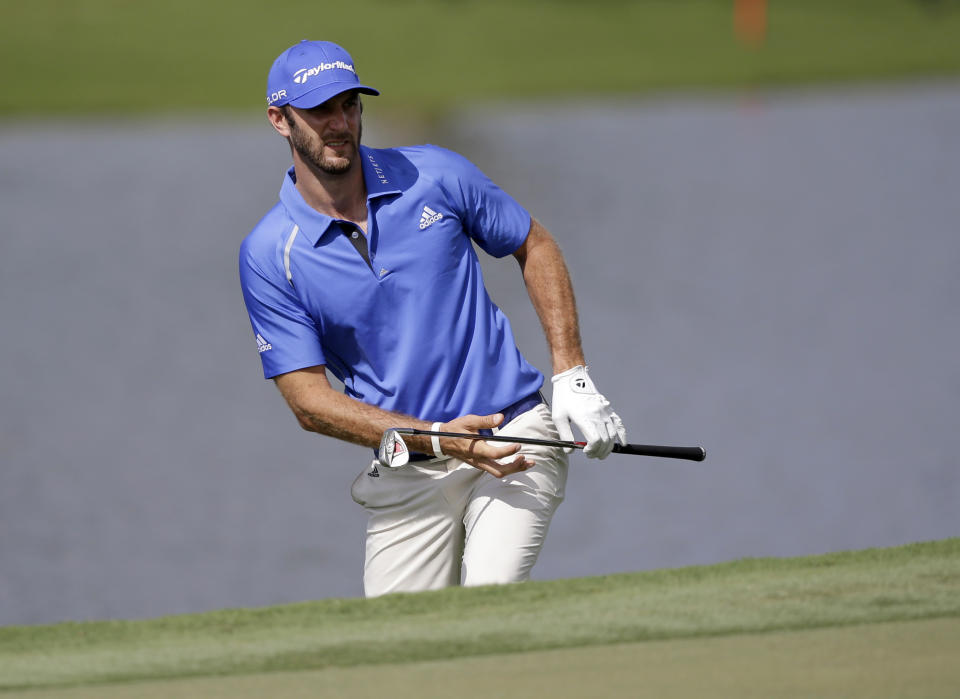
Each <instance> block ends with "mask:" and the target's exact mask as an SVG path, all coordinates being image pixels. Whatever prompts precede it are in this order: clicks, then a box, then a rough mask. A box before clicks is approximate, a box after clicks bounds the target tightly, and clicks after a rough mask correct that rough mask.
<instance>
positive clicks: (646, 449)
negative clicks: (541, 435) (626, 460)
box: [394, 427, 707, 461]
mask: <svg viewBox="0 0 960 699" xmlns="http://www.w3.org/2000/svg"><path fill="white" fill-rule="evenodd" d="M394 431H395V432H398V433H399V434H410V435H420V436H425V437H450V438H453V439H482V440H483V441H485V442H509V443H511V444H539V445H541V446H545V447H563V448H565V449H583V448H584V447H585V446H586V445H587V443H586V442H564V441H561V440H558V439H533V438H531V437H510V436H504V435H484V434H473V433H472V432H437V431H433V430H418V429H415V428H413V427H397V428H394ZM613 451H615V452H616V453H618V454H633V455H635V456H659V457H661V458H665V459H686V460H688V461H703V460H704V459H705V458H707V452H706V451H705V450H704V448H703V447H670V446H663V445H658V444H614V445H613Z"/></svg>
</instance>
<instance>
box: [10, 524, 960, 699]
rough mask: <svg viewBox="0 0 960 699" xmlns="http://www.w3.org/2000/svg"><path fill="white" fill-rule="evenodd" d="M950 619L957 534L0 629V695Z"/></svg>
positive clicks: (956, 590) (957, 601)
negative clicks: (375, 595)
mask: <svg viewBox="0 0 960 699" xmlns="http://www.w3.org/2000/svg"><path fill="white" fill-rule="evenodd" d="M956 617H960V538H958V539H948V540H944V541H939V542H930V543H923V544H914V545H910V546H904V547H898V548H892V549H871V550H867V551H861V552H849V553H836V554H830V555H824V556H814V557H809V558H796V559H750V560H743V561H737V562H733V563H727V564H721V565H716V566H706V567H691V568H683V569H678V570H663V571H655V572H646V573H635V574H624V575H614V576H605V577H598V578H583V579H576V580H563V581H552V582H535V583H525V584H521V585H511V586H503V587H489V588H473V589H460V588H454V589H449V590H443V591H439V592H429V593H422V594H416V595H392V596H388V597H384V598H379V599H374V600H361V599H348V600H324V601H320V602H311V603H303V604H295V605H284V606H279V607H271V608H265V609H253V610H227V611H219V612H211V613H206V614H195V615H186V616H175V617H166V618H161V619H152V620H144V621H111V622H86V623H65V624H58V625H52V626H32V627H31V626H27V627H7V628H3V629H0V689H18V688H19V689H27V688H34V687H45V686H47V687H49V686H58V685H59V686H73V685H85V684H94V683H119V682H130V681H136V680H150V679H155V680H156V679H172V678H184V677H202V676H212V675H222V676H227V675H238V674H254V673H264V672H279V671H303V670H315V669H322V668H332V667H340V668H348V667H353V666H366V665H380V664H388V663H395V664H405V663H412V662H424V661H436V660H443V659H449V658H462V657H476V656H484V655H491V654H517V653H527V652H532V651H543V650H549V649H560V648H574V647H577V648H584V647H592V646H604V645H612V644H624V643H633V642H645V641H658V640H667V639H695V638H710V637H721V636H733V635H740V634H756V633H772V632H783V631H797V630H804V629H817V628H829V627H844V626H854V625H865V624H877V623H884V622H902V621H909V620H918V619H938V618H956Z"/></svg>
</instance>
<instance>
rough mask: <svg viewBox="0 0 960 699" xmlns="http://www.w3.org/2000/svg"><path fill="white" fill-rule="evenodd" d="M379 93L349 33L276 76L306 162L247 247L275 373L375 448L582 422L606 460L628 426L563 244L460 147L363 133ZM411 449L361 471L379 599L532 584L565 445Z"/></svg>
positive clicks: (272, 79) (294, 404)
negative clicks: (591, 343)
mask: <svg viewBox="0 0 960 699" xmlns="http://www.w3.org/2000/svg"><path fill="white" fill-rule="evenodd" d="M361 93H362V94H365V95H377V94H379V93H378V92H377V91H376V90H375V89H373V88H372V87H369V86H367V85H364V84H362V83H361V82H360V80H359V78H358V76H357V73H356V70H355V68H354V64H353V59H352V58H351V57H350V55H349V54H348V53H347V52H346V51H345V50H344V49H342V48H341V47H339V46H337V45H336V44H332V43H329V42H322V41H320V42H310V41H302V42H300V43H299V44H296V45H294V46H292V47H291V48H289V49H287V50H286V51H284V52H283V53H282V54H281V55H280V56H279V57H278V58H277V60H276V61H275V62H274V64H273V67H272V68H271V70H270V73H269V76H268V80H267V104H268V107H267V117H268V119H269V120H270V123H271V125H272V126H273V128H274V129H275V130H276V131H277V133H278V134H280V135H281V136H283V137H284V138H286V139H287V141H288V143H289V145H290V152H291V155H292V157H293V167H292V168H290V170H289V171H288V172H287V174H286V176H285V177H284V180H283V185H282V187H281V189H280V201H279V203H278V204H276V205H275V206H274V207H273V208H272V209H271V210H270V211H269V212H268V213H267V215H266V216H265V217H264V218H263V219H262V220H261V221H260V222H259V223H258V224H257V226H256V227H255V228H254V230H253V231H252V232H251V234H250V235H249V236H248V237H247V239H246V240H245V241H244V243H243V246H242V248H241V252H240V278H241V284H242V287H243V294H244V300H245V302H246V305H247V310H248V312H249V314H250V320H251V323H252V325H253V330H254V333H255V335H256V339H257V345H258V349H259V351H260V357H261V360H262V363H263V369H264V376H265V377H266V378H273V379H274V381H275V382H276V385H277V387H278V388H279V390H280V392H281V393H282V394H283V397H284V398H285V399H286V401H287V403H288V404H289V406H290V408H291V410H292V411H293V412H294V414H295V415H296V416H297V419H298V421H299V422H300V425H301V426H302V427H303V428H304V429H307V430H312V431H315V432H319V433H321V434H325V435H329V436H332V437H336V438H339V439H343V440H347V441H349V442H352V443H355V444H360V445H365V446H368V447H376V446H377V445H378V444H379V441H380V438H381V435H382V434H383V432H384V431H385V430H387V429H389V428H391V427H414V428H419V429H425V430H430V429H434V430H439V431H450V432H472V433H479V434H492V433H494V432H497V433H500V434H502V435H508V436H528V437H539V438H544V439H558V438H562V439H568V440H570V439H573V433H572V430H571V423H572V424H574V425H576V426H577V427H578V428H579V430H580V431H581V432H583V434H584V435H585V437H586V439H587V442H588V443H587V446H586V447H585V450H584V453H585V454H586V455H587V456H588V457H595V458H601V459H602V458H605V457H606V456H607V455H608V454H609V453H610V451H611V449H612V448H613V444H614V441H615V440H619V441H620V442H621V443H625V442H626V433H625V430H624V427H623V423H622V422H621V421H620V418H619V417H617V415H616V413H614V412H613V411H612V410H611V408H610V405H609V403H608V402H607V401H606V400H605V399H604V397H603V396H602V395H600V394H599V393H598V392H597V390H596V388H595V387H594V385H593V383H592V381H591V380H590V377H589V375H588V373H587V368H586V366H585V362H584V357H583V352H582V350H581V346H580V336H579V328H578V323H577V313H576V308H575V304H574V297H573V291H572V288H571V285H570V278H569V275H568V273H567V268H566V265H565V264H564V260H563V257H562V255H561V253H560V250H559V248H558V247H557V245H556V243H555V242H554V240H553V238H552V237H551V236H550V234H549V233H548V232H547V231H546V229H545V228H544V227H543V226H541V225H540V224H539V223H538V222H537V221H536V220H535V219H533V218H531V216H530V215H529V214H528V213H527V212H526V211H525V210H524V209H523V208H522V207H521V206H520V205H519V204H517V202H515V201H514V200H513V199H512V198H510V197H509V196H508V195H507V194H506V193H504V192H503V191H502V190H500V189H499V188H498V187H496V185H494V184H493V183H492V182H491V181H490V180H489V179H487V178H486V177H485V176H484V175H483V174H482V173H481V172H480V171H479V170H478V169H477V168H476V167H475V166H474V165H472V164H471V163H470V162H468V161H467V160H465V159H464V158H462V157H461V156H459V155H457V154H455V153H452V152H450V151H447V150H444V149H442V148H438V147H435V146H416V147H406V148H395V149H371V148H367V147H366V146H361V145H360V135H361V112H362V111H363V107H362V103H361V101H360V94H361ZM471 241H473V242H476V243H477V244H478V245H479V246H480V248H482V249H483V250H484V251H485V252H487V253H489V254H491V255H494V256H496V257H503V256H506V255H508V254H512V255H513V256H514V258H516V260H517V261H518V262H519V264H520V269H521V271H522V274H523V278H524V281H525V283H526V285H527V289H528V291H529V294H530V298H531V301H532V303H533V305H534V308H535V309H536V312H537V314H538V316H539V318H540V321H541V323H542V325H543V328H544V331H545V334H546V337H547V341H548V343H549V347H550V351H551V357H552V362H553V372H554V374H555V375H554V377H553V408H552V413H551V409H550V408H548V407H547V405H546V404H545V402H544V400H543V397H542V395H541V394H540V388H541V386H542V384H543V375H542V374H541V373H540V372H539V371H537V370H536V369H535V368H534V367H533V366H531V365H530V364H529V363H528V362H527V361H526V360H525V359H524V358H523V356H522V355H521V353H520V351H519V350H518V349H517V347H516V344H515V342H514V339H513V333H512V330H511V328H510V323H509V321H508V320H507V318H506V317H505V316H504V315H503V313H502V312H501V311H500V309H499V308H497V307H496V306H495V305H494V304H493V302H492V301H491V300H490V297H489V296H488V295H487V292H486V289H485V288H484V286H483V279H482V277H481V272H480V266H479V261H478V259H477V256H476V253H475V251H474V249H473V246H472V244H471ZM327 371H329V372H330V373H332V374H333V375H334V376H335V377H336V378H337V379H339V380H340V381H341V382H343V384H344V393H340V392H339V391H337V390H335V389H334V388H333V387H332V386H331V385H330V383H329V382H328V380H327V375H326V372H327ZM483 430H488V431H487V432H484V431H483ZM408 446H409V448H410V450H411V452H413V455H412V458H411V461H410V463H409V464H408V465H407V466H404V467H401V468H397V469H387V468H383V467H380V468H377V465H376V462H374V464H373V466H372V467H371V466H370V465H366V464H365V465H364V469H363V471H362V472H361V474H360V475H359V476H358V477H357V479H356V480H355V481H354V484H353V488H352V495H353V498H354V500H356V501H357V502H358V503H360V504H361V505H363V506H364V507H366V509H367V511H368V514H369V523H368V526H367V542H366V561H365V565H364V591H365V593H366V594H367V595H368V596H374V595H381V594H385V593H388V592H400V591H407V592H409V591H416V590H425V589H436V588H440V587H445V586H448V585H457V584H461V583H462V584H465V585H479V584H492V583H507V582H515V581H521V580H526V579H527V578H528V577H529V574H530V570H531V568H532V567H533V564H534V563H535V561H536V559H537V556H538V554H539V552H540V549H541V547H542V545H543V541H544V537H545V535H546V531H547V527H548V525H549V523H550V519H551V517H552V516H553V513H554V511H555V510H556V507H557V505H558V504H559V503H560V501H561V500H562V499H563V491H564V485H565V482H566V476H567V455H566V454H565V453H564V451H563V450H562V449H557V448H552V447H540V446H527V445H522V447H523V448H521V445H519V444H506V445H504V444H503V443H493V442H486V441H482V440H467V439H451V438H443V439H438V438H436V437H429V436H427V437H420V436H418V437H411V438H410V439H409V440H408Z"/></svg>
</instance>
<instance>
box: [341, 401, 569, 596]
mask: <svg viewBox="0 0 960 699" xmlns="http://www.w3.org/2000/svg"><path fill="white" fill-rule="evenodd" d="M497 433H498V434H500V435H515V436H522V437H533V438H539V439H558V438H559V436H558V434H557V429H556V427H555V426H554V424H553V420H552V419H551V417H550V409H549V408H548V407H547V406H546V405H545V404H543V403H541V404H540V405H538V406H536V407H534V408H532V409H531V410H528V411H527V412H525V413H522V414H521V415H518V416H517V417H516V418H515V419H514V420H512V421H511V422H510V423H508V424H507V425H504V426H503V427H502V428H500V429H499V430H498V431H497ZM523 453H525V454H529V456H530V460H531V461H533V462H534V463H535V466H534V467H533V468H531V469H529V470H527V471H523V472H520V473H516V474H513V475H511V476H506V477H505V478H502V479H498V478H494V477H493V476H491V475H490V474H488V473H485V472H483V471H481V470H479V469H477V468H474V467H473V466H471V465H469V464H466V463H464V462H462V461H460V460H458V459H453V458H447V459H444V460H440V461H420V462H412V463H409V464H407V465H406V466H402V467H400V468H396V469H390V468H384V467H383V466H379V467H376V466H377V462H376V461H374V463H373V466H374V467H376V468H372V467H367V468H365V469H364V471H363V473H361V474H360V475H359V476H358V477H357V479H356V480H355V481H354V482H353V487H352V489H351V494H352V495H353V499H354V500H355V501H356V502H357V503H359V504H360V505H363V506H364V507H365V508H366V510H367V513H368V514H369V520H368V523H367V540H366V561H365V564H364V574H363V587H364V592H365V594H366V595H367V596H368V597H375V596H378V595H383V594H387V593H391V592H416V591H420V590H435V589H439V588H443V587H448V586H451V585H458V584H463V585H489V584H500V583H510V582H519V581H522V580H527V579H528V578H529V577H530V570H531V569H532V568H533V564H534V563H536V561H537V556H538V555H539V554H540V549H541V547H542V546H543V542H544V539H545V538H546V535H547V528H548V527H549V525H550V520H551V518H552V517H553V513H554V512H555V511H556V509H557V506H558V505H559V504H560V502H561V501H562V500H563V493H564V487H565V485H566V481H567V466H568V459H567V455H566V454H564V453H563V450H562V449H558V448H555V447H543V446H536V445H523ZM511 458H513V457H511ZM374 474H377V475H374Z"/></svg>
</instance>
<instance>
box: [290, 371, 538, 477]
mask: <svg viewBox="0 0 960 699" xmlns="http://www.w3.org/2000/svg"><path fill="white" fill-rule="evenodd" d="M275 381H276V384H277V388H279V389H280V393H281V394H282V395H283V397H284V399H285V400H286V401H287V405H289V406H290V409H291V410H292V411H293V414H294V415H296V416H297V421H298V422H299V423H300V426H301V427H303V429H305V430H310V431H311V432H318V433H320V434H324V435H327V436H329V437H336V438H337V439H342V440H344V441H347V442H352V443H353V444H359V445H361V446H367V447H377V446H379V445H380V438H381V437H382V435H383V433H384V432H385V431H387V430H388V429H390V428H392V427H413V428H415V429H420V430H430V429H431V428H432V427H433V423H430V422H426V421H424V420H418V419H417V418H414V417H411V416H409V415H403V414H402V413H394V412H390V411H388V410H382V409H380V408H377V407H375V406H372V405H367V404H366V403H363V402H362V401H358V400H356V399H354V398H351V397H350V396H345V395H343V394H342V393H340V392H339V391H336V390H334V389H333V387H332V386H330V382H329V381H327V374H326V370H325V369H324V367H322V366H316V367H309V368H307V369H300V370H298V371H292V372H290V373H289V374H283V375H281V376H278V377H276V379H275ZM502 419H503V415H500V414H496V415H486V416H477V415H465V416H461V417H459V418H457V419H456V420H452V421H450V422H446V423H443V425H442V427H441V430H440V431H442V432H473V433H475V431H476V430H478V429H489V428H492V427H496V426H497V425H499V424H500V421H501V420H502ZM404 442H406V444H407V447H408V448H409V449H410V450H411V451H417V452H421V453H423V454H434V453H436V451H435V450H434V448H433V443H432V442H431V439H430V437H429V436H427V437H424V436H421V435H416V436H414V435H411V436H410V437H408V438H405V439H404ZM441 443H442V447H443V452H444V453H445V454H446V455H447V456H454V457H456V458H459V459H461V460H463V461H465V462H467V463H469V464H471V465H473V466H475V467H476V468H479V469H481V470H483V471H486V472H487V473H490V474H491V475H493V476H496V477H497V478H502V477H503V476H505V475H508V474H510V473H516V472H518V471H523V470H525V469H527V468H529V467H530V466H531V465H532V463H531V462H529V461H527V459H526V458H525V457H524V456H523V455H522V454H519V453H518V452H519V451H520V445H519V444H514V445H507V446H503V445H500V446H496V447H495V446H491V445H487V444H485V443H484V442H482V441H477V440H472V439H450V438H444V439H442V440H441ZM498 460H504V463H500V461H498Z"/></svg>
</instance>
